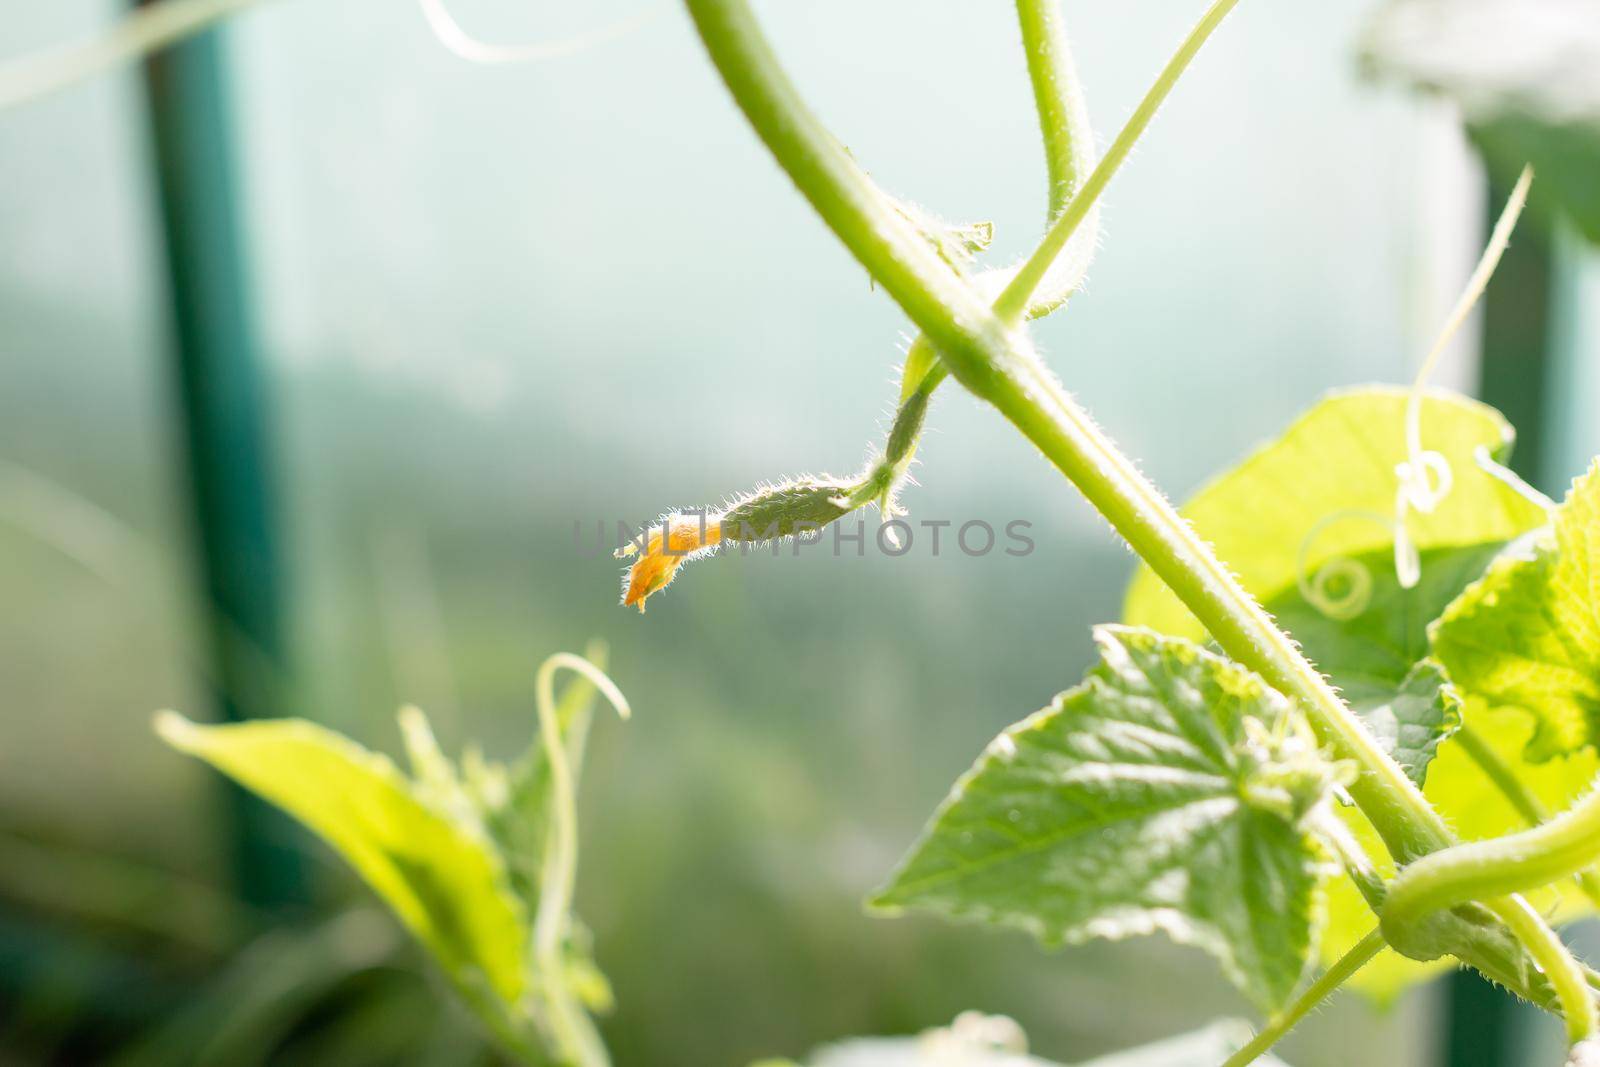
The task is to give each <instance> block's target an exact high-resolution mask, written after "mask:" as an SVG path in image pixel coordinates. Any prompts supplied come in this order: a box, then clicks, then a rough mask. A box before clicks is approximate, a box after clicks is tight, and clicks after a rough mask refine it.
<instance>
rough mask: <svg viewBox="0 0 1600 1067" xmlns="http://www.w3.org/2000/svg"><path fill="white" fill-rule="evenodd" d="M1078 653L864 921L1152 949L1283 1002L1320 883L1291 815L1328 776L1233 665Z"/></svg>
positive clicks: (1300, 815)
mask: <svg viewBox="0 0 1600 1067" xmlns="http://www.w3.org/2000/svg"><path fill="white" fill-rule="evenodd" d="M1096 640H1097V642H1098V643H1099V645H1100V650H1101V656H1102V661H1101V664H1100V665H1099V666H1097V667H1096V668H1095V669H1094V670H1092V671H1091V672H1090V673H1089V675H1088V677H1087V679H1086V680H1085V681H1084V683H1083V684H1082V685H1080V686H1078V687H1077V688H1075V689H1072V690H1069V691H1067V692H1066V693H1063V694H1062V695H1061V696H1059V697H1057V698H1056V701H1055V703H1054V704H1052V705H1051V706H1050V707H1049V708H1047V709H1045V710H1044V711H1042V712H1040V713H1038V714H1037V715H1034V716H1032V717H1031V718H1029V719H1026V720H1024V721H1023V722H1021V723H1019V724H1018V725H1016V726H1014V727H1012V728H1011V729H1009V730H1007V731H1006V732H1005V733H1003V734H1001V735H1000V736H999V737H998V738H996V739H995V741H994V742H993V743H992V744H991V745H990V746H989V748H988V750H987V751H986V752H985V754H984V756H983V758H982V759H980V760H979V761H978V763H977V764H976V765H975V766H974V767H973V768H972V770H970V771H969V772H967V774H966V775H965V776H963V777H962V779H961V780H960V781H959V782H958V783H957V784H956V787H955V790H954V792H952V794H951V795H950V797H949V799H948V800H946V801H945V803H944V805H943V806H942V807H941V808H940V809H939V811H938V813H937V814H936V815H935V817H934V820H933V822H932V824H931V826H930V827H929V829H928V830H927V831H926V833H925V834H924V836H923V838H922V840H921V841H920V842H919V843H918V844H917V845H916V847H915V848H914V849H913V850H912V853H911V855H910V856H909V858H908V859H907V860H906V861H905V862H904V864H903V865H902V867H901V868H900V870H899V872H898V873H897V874H896V875H895V877H894V879H893V880H892V881H891V882H890V884H889V885H888V887H887V888H885V889H884V890H883V891H882V892H881V893H879V895H878V896H877V898H876V899H875V900H874V901H873V904H874V906H876V907H879V908H887V909H901V908H918V909H924V910H930V911H936V912H940V913H943V914H945V915H948V916H951V917H955V918H968V919H978V920H984V921H989V922H994V923H1000V924H1005V925H1010V926H1017V927H1021V928H1023V929H1026V930H1029V931H1030V932H1032V933H1034V934H1035V935H1036V936H1037V937H1039V938H1040V939H1041V940H1043V941H1045V942H1047V943H1059V942H1078V941H1082V940H1086V939H1088V938H1091V937H1107V938H1121V937H1126V936H1130V935H1134V934H1146V933H1152V932H1154V931H1157V930H1161V931H1164V932H1166V933H1167V934H1168V935H1169V936H1171V937H1172V938H1173V939H1174V940H1176V941H1179V942H1182V943H1185V944H1192V945H1197V946H1199V947H1201V948H1204V949H1206V950H1208V951H1210V952H1211V953H1212V954H1213V955H1215V956H1216V957H1217V958H1218V959H1219V960H1220V961H1221V963H1222V966H1223V969H1224V970H1225V971H1226V972H1227V974H1228V975H1229V977H1230V978H1231V979H1233V981H1234V982H1236V983H1237V984H1238V985H1239V986H1240V987H1241V988H1242V989H1244V990H1245V992H1246V993H1248V994H1249V995H1250V996H1251V997H1252V998H1253V999H1255V1000H1256V1001H1257V1002H1258V1003H1260V1004H1262V1005H1263V1006H1265V1007H1267V1008H1269V1009H1270V1008H1272V1007H1275V1006H1277V1005H1279V1004H1281V1003H1283V1002H1284V1000H1285V999H1286V998H1287V997H1288V996H1289V995H1290V994H1291V993H1292V992H1293V991H1294V988H1295V987H1296V986H1297V985H1298V984H1299V982H1300V979H1301V977H1302V976H1303V974H1304V973H1305V969H1306V964H1307V960H1308V958H1309V956H1310V955H1311V953H1312V952H1313V951H1314V949H1315V943H1316V939H1317V933H1318V930H1319V927H1320V924H1321V920H1322V900H1323V893H1322V881H1323V878H1324V876H1325V875H1326V874H1327V873H1328V871H1329V866H1328V862H1327V859H1326V857H1325V855H1324V852H1323V849H1322V846H1321V845H1320V844H1319V842H1318V841H1317V839H1316V838H1315V837H1314V836H1313V835H1312V833H1311V832H1310V831H1309V830H1308V829H1307V828H1306V826H1305V816H1306V814H1307V813H1308V812H1309V811H1310V810H1311V809H1312V808H1314V807H1316V806H1318V805H1320V804H1322V803H1323V802H1324V798H1325V797H1326V795H1327V793H1328V791H1329V789H1330V788H1331V785H1332V782H1333V778H1334V773H1335V772H1334V768H1332V767H1331V766H1330V765H1329V764H1328V763H1327V762H1326V761H1324V760H1323V759H1322V758H1321V756H1320V755H1319V754H1318V753H1317V752H1316V751H1315V748H1314V746H1313V745H1312V744H1311V743H1310V742H1309V740H1308V739H1307V737H1306V736H1305V735H1304V734H1303V733H1302V730H1303V727H1300V726H1299V723H1298V719H1297V717H1295V716H1293V715H1291V712H1290V708H1289V705H1288V703H1287V701H1286V700H1285V699H1284V698H1283V697H1281V696H1280V695H1279V694H1277V693H1276V692H1274V691H1273V690H1271V689H1269V688H1268V687H1267V686H1266V685H1265V684H1264V683H1263V682H1261V680H1260V679H1258V678H1257V677H1256V676H1255V675H1253V674H1251V673H1250V672H1248V671H1246V670H1244V669H1243V668H1241V667H1239V666H1237V665H1236V664H1233V663H1230V662H1229V661H1227V660H1225V659H1223V658H1221V657H1220V656H1216V655H1213V654H1211V653H1209V652H1206V651H1204V650H1203V649H1201V648H1199V647H1198V646H1196V645H1194V644H1193V643H1191V642H1189V641H1185V640H1182V639H1177V638H1168V637H1162V636H1159V635H1157V634H1154V633H1150V632H1149V631H1144V630H1136V629H1130V628H1126V627H1101V628H1099V629H1098V630H1097V631H1096Z"/></svg>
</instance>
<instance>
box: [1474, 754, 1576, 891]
mask: <svg viewBox="0 0 1600 1067" xmlns="http://www.w3.org/2000/svg"><path fill="white" fill-rule="evenodd" d="M1451 737H1452V738H1453V739H1454V740H1455V741H1456V742H1457V743H1458V744H1460V745H1461V750H1462V751H1463V752H1465V753H1466V754H1467V756H1468V758H1470V759H1471V760H1472V762H1473V763H1476V764H1477V765H1478V769H1479V770H1481V771H1482V772H1483V773H1484V777H1486V778H1488V779H1489V781H1490V782H1492V783H1493V784H1494V787H1495V788H1496V789H1498V790H1499V791H1500V795H1501V796H1503V797H1505V798H1506V800H1507V802H1509V803H1510V804H1511V806H1512V807H1513V808H1515V809H1516V811H1517V814H1518V815H1521V816H1522V818H1523V821H1525V822H1526V823H1527V824H1528V825H1529V826H1538V825H1539V824H1541V823H1544V822H1547V821H1549V819H1550V811H1549V809H1548V808H1546V807H1545V806H1544V805H1543V804H1542V803H1540V802H1539V798H1538V797H1536V796H1534V795H1533V792H1532V791H1531V790H1530V789H1529V788H1528V787H1527V785H1526V783H1524V782H1523V781H1522V779H1521V778H1518V777H1517V775H1516V772H1515V771H1513V770H1512V769H1511V768H1510V767H1507V766H1506V764H1505V761H1504V760H1502V759H1501V758H1500V756H1499V754H1498V753H1496V752H1495V750H1494V749H1493V748H1490V747H1489V743H1488V742H1487V741H1485V740H1484V739H1483V737H1482V736H1481V735H1480V734H1478V732H1477V731H1475V730H1473V729H1472V728H1471V727H1470V726H1467V725H1462V726H1461V727H1460V728H1459V729H1457V730H1456V732H1455V733H1454V734H1452V735H1451ZM1597 851H1600V850H1597ZM1577 879H1578V884H1579V886H1581V887H1582V888H1583V892H1584V894H1585V895H1586V896H1588V898H1589V899H1590V900H1592V901H1594V902H1595V903H1596V904H1600V873H1597V872H1596V870H1595V868H1594V866H1593V865H1592V864H1591V865H1590V866H1587V867H1585V868H1584V869H1583V870H1581V871H1579V872H1578V873H1577Z"/></svg>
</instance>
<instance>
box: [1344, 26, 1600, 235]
mask: <svg viewBox="0 0 1600 1067" xmlns="http://www.w3.org/2000/svg"><path fill="white" fill-rule="evenodd" d="M1362 51H1363V56H1364V58H1365V60H1366V62H1367V64H1368V65H1369V67H1371V68H1372V69H1374V70H1376V71H1377V72H1379V73H1382V74H1386V75H1389V76H1393V77H1396V78H1400V79H1402V80H1404V81H1406V82H1408V83H1410V84H1412V85H1414V86H1416V87H1418V88H1420V89H1424V90H1427V91H1430V92H1435V93H1439V94H1442V95H1445V96H1447V97H1449V98H1450V99H1452V100H1454V101H1455V102H1456V103H1457V104H1459V105H1460V107H1461V111H1462V114H1463V117H1464V118H1465V119H1466V121H1467V125H1468V128H1469V129H1470V130H1471V132H1472V136H1473V139H1474V140H1475V141H1476V142H1477V144H1478V146H1479V148H1480V149H1481V150H1482V151H1483V154H1484V157H1485V159H1486V160H1487V161H1488V163H1489V165H1490V166H1491V167H1492V168H1493V169H1494V170H1495V171H1497V172H1498V173H1499V174H1500V175H1501V176H1502V178H1504V179H1505V180H1507V181H1509V180H1510V179H1511V178H1512V177H1513V176H1515V175H1516V173H1517V172H1518V171H1519V170H1521V169H1522V166H1523V164H1524V163H1532V164H1533V165H1534V168H1535V170H1536V171H1537V172H1538V175H1539V180H1538V181H1537V182H1536V183H1535V186H1534V189H1535V195H1534V203H1535V204H1538V203H1540V202H1541V200H1543V201H1546V202H1548V203H1549V204H1551V205H1552V206H1554V207H1557V208H1558V209H1560V210H1561V211H1562V212H1563V213H1564V214H1565V215H1566V216H1567V217H1568V218H1570V219H1571V220H1572V221H1573V222H1574V223H1576V224H1577V226H1578V228H1579V229H1581V230H1582V231H1583V233H1584V234H1585V235H1586V236H1587V237H1588V238H1589V240H1591V241H1597V242H1600V79H1596V78H1595V77H1594V71H1596V70H1600V14H1597V13H1596V11H1595V6H1594V3H1593V0H1389V2H1388V3H1386V4H1384V5H1383V6H1381V7H1380V8H1379V9H1378V10H1377V12H1376V14H1375V16H1374V18H1373V20H1372V23H1371V25H1370V27H1369V29H1368V32H1367V34H1366V40H1365V42H1364V44H1363V48H1362Z"/></svg>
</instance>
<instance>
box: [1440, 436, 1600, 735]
mask: <svg viewBox="0 0 1600 1067" xmlns="http://www.w3.org/2000/svg"><path fill="white" fill-rule="evenodd" d="M1521 547H1523V548H1525V549H1526V550H1525V551H1518V552H1514V553H1509V554H1507V556H1505V557H1504V558H1502V559H1500V560H1499V561H1497V562H1496V563H1495V564H1494V565H1493V566H1492V567H1490V568H1489V571H1488V573H1487V574H1485V575H1484V576H1483V578H1482V579H1481V580H1479V581H1478V582H1476V583H1474V584H1473V585H1472V586H1470V587H1468V589H1467V590H1466V592H1464V593H1462V594H1461V596H1460V598H1459V599H1457V600H1456V601H1455V603H1453V604H1451V605H1450V607H1449V608H1448V609H1447V610H1446V611H1445V613H1444V615H1443V616H1441V617H1440V619H1439V621H1438V622H1437V623H1435V624H1434V626H1433V629H1432V636H1433V646H1434V653H1435V655H1436V656H1437V657H1438V658H1439V661H1440V662H1441V663H1443V664H1444V666H1445V669H1446V671H1447V672H1448V673H1449V675H1450V678H1451V680H1452V681H1453V682H1454V683H1455V684H1456V685H1457V686H1458V687H1460V689H1461V691H1462V692H1463V693H1465V694H1467V695H1468V696H1470V697H1474V698H1478V699H1481V700H1483V701H1484V702H1485V703H1488V704H1491V705H1495V706H1511V707H1518V708H1521V709H1523V710H1524V711H1526V712H1528V713H1529V714H1531V715H1532V716H1533V719H1534V722H1535V729H1534V733H1533V737H1532V740H1531V741H1530V743H1529V749H1528V753H1527V754H1528V757H1529V758H1530V759H1533V760H1543V759H1548V758H1549V757H1551V756H1556V755H1565V754H1568V753H1572V752H1575V751H1577V750H1579V749H1581V748H1589V749H1593V748H1595V747H1596V745H1597V741H1600V462H1597V463H1595V464H1593V465H1591V466H1590V468H1589V471H1588V473H1587V474H1585V475H1584V476H1583V477H1581V478H1579V479H1578V480H1577V481H1575V482H1574V483H1573V485H1572V489H1571V491H1570V492H1569V493H1568V494H1567V498H1566V500H1565V501H1564V502H1563V503H1562V504H1561V506H1560V507H1559V508H1558V509H1557V510H1556V512H1555V515H1554V519H1553V522H1552V524H1551V527H1550V528H1549V529H1547V530H1543V531H1540V533H1539V534H1537V535H1535V536H1534V537H1532V538H1530V539H1529V540H1528V542H1527V544H1526V545H1524V546H1521Z"/></svg>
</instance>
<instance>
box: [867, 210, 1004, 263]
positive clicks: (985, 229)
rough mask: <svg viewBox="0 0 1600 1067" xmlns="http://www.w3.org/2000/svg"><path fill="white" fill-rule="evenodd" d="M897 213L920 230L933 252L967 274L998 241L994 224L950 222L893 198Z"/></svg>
mask: <svg viewBox="0 0 1600 1067" xmlns="http://www.w3.org/2000/svg"><path fill="white" fill-rule="evenodd" d="M889 199H890V201H891V202H892V203H893V204H894V207H895V210H896V211H898V212H899V213H900V215H901V217H902V218H904V219H905V220H906V221H907V222H909V223H911V225H913V226H915V227H916V228H917V232H918V233H920V234H922V236H923V238H924V239H926V240H927V242H928V243H929V244H930V245H932V246H933V250H934V251H935V252H937V253H938V254H939V258H940V259H943V260H944V261H945V262H946V263H948V264H950V266H952V267H954V268H955V269H956V270H966V268H967V267H969V266H971V264H972V261H973V258H974V257H976V256H977V255H979V254H980V253H981V252H983V251H984V250H985V249H987V248H988V247H989V245H990V244H991V243H993V241H994V223H992V222H969V223H965V224H961V223H954V222H946V221H945V220H943V219H941V218H939V217H938V216H937V215H935V214H933V212H931V211H929V210H927V209H926V208H924V207H921V206H920V205H917V204H913V203H912V202H911V201H909V200H901V199H898V198H896V197H890V198H889Z"/></svg>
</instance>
